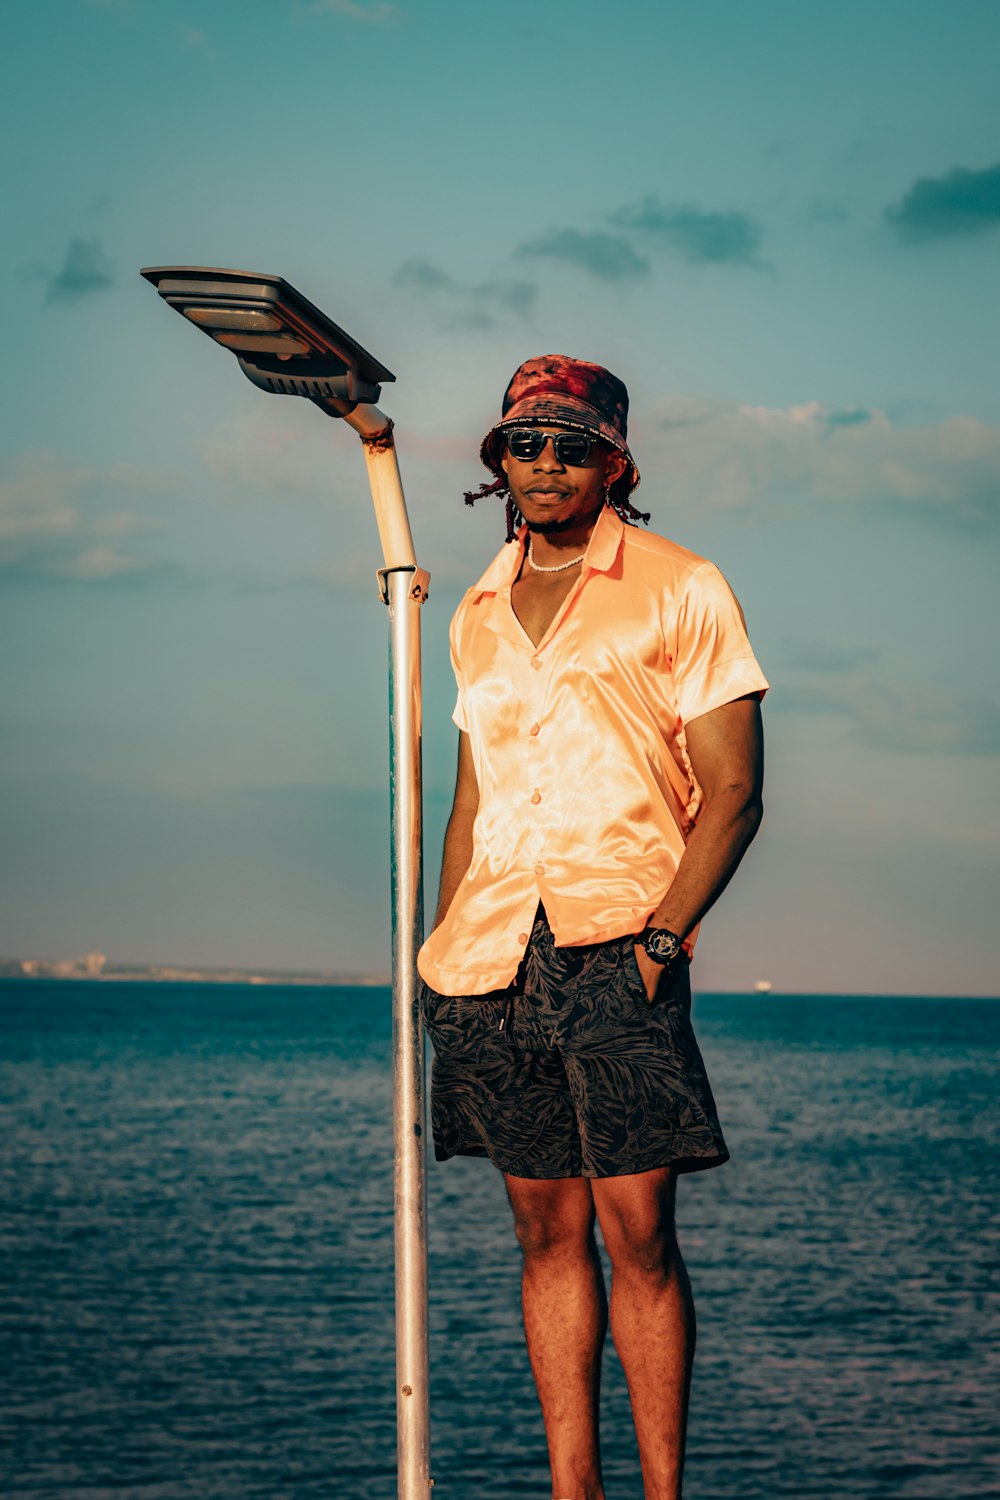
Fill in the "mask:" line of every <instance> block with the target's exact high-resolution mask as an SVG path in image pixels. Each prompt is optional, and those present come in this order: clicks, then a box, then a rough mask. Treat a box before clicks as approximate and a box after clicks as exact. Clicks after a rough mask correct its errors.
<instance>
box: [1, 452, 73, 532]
mask: <svg viewBox="0 0 1000 1500" xmlns="http://www.w3.org/2000/svg"><path fill="white" fill-rule="evenodd" d="M86 473H87V471H86V470H84V469H64V468H59V467H57V466H56V465H55V464H54V463H53V461H52V460H51V458H50V457H49V455H46V454H25V455H23V456H22V457H21V458H20V459H18V461H17V462H16V464H15V471H14V476H13V478H11V479H6V480H3V481H0V538H2V539H4V540H6V541H11V540H20V539H22V538H26V537H38V536H41V537H45V536H51V535H52V534H53V533H56V534H65V533H66V532H70V531H73V530H74V529H75V527H76V526H77V525H78V522H79V516H78V514H77V511H76V508H75V506H74V505H72V504H71V503H70V498H71V496H72V495H73V494H74V492H75V490H76V488H77V486H78V485H79V484H80V482H81V481H82V480H83V479H84V478H85V477H86Z"/></svg>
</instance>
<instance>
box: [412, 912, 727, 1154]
mask: <svg viewBox="0 0 1000 1500" xmlns="http://www.w3.org/2000/svg"><path fill="white" fill-rule="evenodd" d="M421 1007H422V1010H423V1017H424V1024H425V1026H426V1028H427V1031H428V1033H429V1034H430V1037H431V1041H432V1042H433V1045H434V1065H433V1070H432V1074H431V1118H432V1124H433V1132H434V1151H435V1155H436V1157H437V1158H438V1160H439V1161H445V1160H447V1158H448V1157H450V1156H488V1157H489V1158H490V1160H491V1161H492V1162H493V1164H494V1166H496V1167H498V1168H499V1169H500V1171H502V1172H507V1173H510V1174H511V1175H512V1176H514V1177H535V1178H552V1177H618V1176H622V1175H624V1174H626V1173H632V1172H648V1171H651V1170H652V1169H653V1168H654V1167H665V1166H674V1167H675V1168H676V1170H677V1171H678V1172H697V1171H699V1170H702V1169H704V1168H706V1167H717V1166H721V1164H722V1163H723V1162H725V1161H727V1160H728V1159H729V1152H728V1150H727V1149H726V1143H725V1141H724V1139H723V1135H722V1128H721V1126H720V1124H719V1119H718V1115H717V1113H716V1109H715V1101H714V1099H713V1098H712V1090H711V1088H710V1086H709V1082H708V1078H707V1077H706V1074H705V1064H704V1062H703V1061H702V1057H701V1052H700V1051H699V1049H698V1043H697V1042H696V1040H695V1036H694V1031H693V1029H692V1026H691V986H690V979H689V974H688V965H687V964H686V963H685V962H683V960H682V961H681V962H680V963H679V964H678V965H677V967H676V970H671V971H669V972H666V973H665V974H664V978H663V982H662V983H661V985H660V989H659V992H658V993H657V996H656V998H655V1000H654V1001H653V1003H652V1004H650V1002H649V1001H648V1000H647V998H646V990H645V986H644V984H643V981H642V977H641V975H640V973H639V966H638V964H637V963H636V958H635V947H634V939H633V937H632V936H631V935H630V936H627V937H623V938H615V939H613V940H612V941H610V942H606V943H593V944H590V945H588V946H585V947H573V948H557V947H556V946H555V944H554V943H553V940H552V933H551V931H550V930H549V925H548V922H547V921H546V919H545V913H544V911H543V909H542V908H541V907H539V909H538V914H537V916H536V918H535V923H534V927H533V929H532V933H531V940H530V942H529V944H528V948H527V951H526V953H525V956H524V959H523V961H522V964H521V968H520V970H519V972H518V975H517V978H516V979H515V980H514V982H513V984H512V985H511V986H510V987H509V988H508V989H506V990H498V991H495V992H494V993H493V994H490V995H439V994H438V993H437V991H436V990H432V989H431V988H430V986H429V985H427V984H423V985H422V987H421Z"/></svg>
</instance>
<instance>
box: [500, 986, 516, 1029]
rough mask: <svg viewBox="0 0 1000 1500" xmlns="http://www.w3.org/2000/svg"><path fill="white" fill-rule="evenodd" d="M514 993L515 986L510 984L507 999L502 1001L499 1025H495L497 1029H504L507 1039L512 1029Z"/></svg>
mask: <svg viewBox="0 0 1000 1500" xmlns="http://www.w3.org/2000/svg"><path fill="white" fill-rule="evenodd" d="M516 993H517V991H516V988H515V986H514V985H510V987H509V988H508V990H507V999H506V1000H505V1001H504V1007H503V1015H502V1016H501V1017H500V1025H499V1026H498V1027H497V1031H505V1032H506V1033H507V1038H508V1040H509V1039H510V1037H511V1036H512V1035H513V1031H514V996H515V995H516Z"/></svg>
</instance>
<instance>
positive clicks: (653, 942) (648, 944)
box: [636, 927, 683, 967]
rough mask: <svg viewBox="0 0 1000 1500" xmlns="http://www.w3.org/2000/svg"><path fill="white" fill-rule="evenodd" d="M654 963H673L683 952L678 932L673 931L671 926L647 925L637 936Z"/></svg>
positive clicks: (638, 941)
mask: <svg viewBox="0 0 1000 1500" xmlns="http://www.w3.org/2000/svg"><path fill="white" fill-rule="evenodd" d="M636 942H637V943H640V944H641V945H642V947H643V948H645V950H646V952H647V953H648V954H649V956H650V958H651V959H652V960H653V962H654V963H657V964H663V965H664V967H666V966H667V965H668V964H672V963H673V962H674V960H675V958H677V956H678V954H680V953H682V952H683V944H682V942H681V940H680V938H679V937H678V936H677V934H676V932H671V931H670V928H669V927H647V928H646V930H645V931H644V932H640V934H639V936H638V937H637V938H636Z"/></svg>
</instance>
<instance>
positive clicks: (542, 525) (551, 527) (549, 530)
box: [528, 516, 580, 536]
mask: <svg viewBox="0 0 1000 1500" xmlns="http://www.w3.org/2000/svg"><path fill="white" fill-rule="evenodd" d="M579 524H580V517H579V516H568V517H567V518H566V519H565V520H563V521H529V522H528V530H529V531H530V532H531V534H532V536H555V535H556V534H557V533H558V532H560V531H569V530H570V528H571V527H574V526H579Z"/></svg>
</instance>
